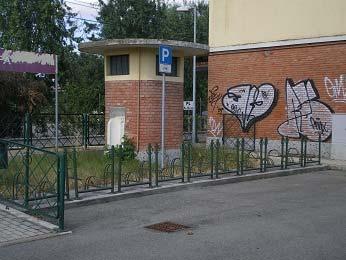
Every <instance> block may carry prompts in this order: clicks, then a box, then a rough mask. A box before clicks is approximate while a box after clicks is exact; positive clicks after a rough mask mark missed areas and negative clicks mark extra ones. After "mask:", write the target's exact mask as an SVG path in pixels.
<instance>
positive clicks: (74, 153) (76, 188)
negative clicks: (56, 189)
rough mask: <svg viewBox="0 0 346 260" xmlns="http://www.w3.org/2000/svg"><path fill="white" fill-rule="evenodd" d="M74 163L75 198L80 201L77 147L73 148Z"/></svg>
mask: <svg viewBox="0 0 346 260" xmlns="http://www.w3.org/2000/svg"><path fill="white" fill-rule="evenodd" d="M72 161H73V179H74V196H75V198H76V199H78V198H79V194H78V175H77V174H78V173H77V150H76V147H73V154H72Z"/></svg>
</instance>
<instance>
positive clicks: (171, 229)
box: [145, 222, 190, 233]
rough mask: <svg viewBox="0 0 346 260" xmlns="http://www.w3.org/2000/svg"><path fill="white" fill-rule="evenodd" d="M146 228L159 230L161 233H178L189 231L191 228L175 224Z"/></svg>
mask: <svg viewBox="0 0 346 260" xmlns="http://www.w3.org/2000/svg"><path fill="white" fill-rule="evenodd" d="M145 228H148V229H152V230H157V231H160V232H167V233H172V232H176V231H180V230H184V229H189V228H190V227H188V226H184V225H181V224H177V223H173V222H161V223H157V224H154V225H150V226H147V227H145Z"/></svg>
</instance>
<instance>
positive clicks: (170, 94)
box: [105, 80, 184, 151]
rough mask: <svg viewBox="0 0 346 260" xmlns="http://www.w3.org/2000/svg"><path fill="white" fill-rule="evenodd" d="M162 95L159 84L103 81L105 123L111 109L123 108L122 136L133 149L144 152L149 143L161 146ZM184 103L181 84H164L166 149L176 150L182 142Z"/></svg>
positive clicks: (154, 82)
mask: <svg viewBox="0 0 346 260" xmlns="http://www.w3.org/2000/svg"><path fill="white" fill-rule="evenodd" d="M139 93H140V94H139ZM161 94H162V82H161V81H154V80H152V81H140V82H139V81H133V80H132V81H106V87H105V99H106V100H105V105H106V123H107V122H108V120H109V113H110V109H111V108H112V107H124V108H125V109H126V116H125V117H126V123H125V134H126V135H127V136H128V137H129V138H131V139H132V140H133V143H134V144H135V145H136V146H137V145H138V148H139V150H140V151H144V150H146V149H147V145H148V144H149V143H151V144H156V143H157V144H160V143H161ZM138 95H140V99H138ZM183 101H184V91H183V84H182V83H175V82H167V83H166V132H165V133H166V138H165V140H166V141H165V146H166V149H178V148H179V146H180V144H181V142H182V138H183ZM138 112H139V114H138ZM138 119H139V120H138ZM138 123H139V125H138ZM138 130H139V133H138Z"/></svg>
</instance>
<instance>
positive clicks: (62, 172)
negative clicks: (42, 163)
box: [58, 154, 66, 230]
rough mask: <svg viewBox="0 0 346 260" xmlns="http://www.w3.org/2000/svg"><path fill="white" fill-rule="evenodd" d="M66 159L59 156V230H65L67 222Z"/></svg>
mask: <svg viewBox="0 0 346 260" xmlns="http://www.w3.org/2000/svg"><path fill="white" fill-rule="evenodd" d="M65 164H66V161H65V157H64V155H61V154H59V155H58V167H59V170H58V172H59V177H58V178H59V179H58V184H59V185H58V187H59V190H58V199H59V200H58V217H59V228H60V230H63V229H64V220H65V208H64V207H65V200H64V199H65V167H66V166H65Z"/></svg>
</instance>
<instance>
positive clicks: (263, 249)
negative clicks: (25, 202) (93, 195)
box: [0, 171, 346, 260]
mask: <svg viewBox="0 0 346 260" xmlns="http://www.w3.org/2000/svg"><path fill="white" fill-rule="evenodd" d="M65 219H66V228H67V229H68V230H72V231H73V234H71V235H66V236H61V237H54V238H49V239H45V240H39V241H33V242H28V243H22V244H17V245H12V246H8V247H2V248H0V259H1V260H15V259H20V260H24V259H30V260H36V259H42V260H43V259H44V260H47V259H48V260H55V259H64V260H67V259H73V260H79V259H80V260H82V259H83V260H86V259H92V260H97V259H121V260H122V259H131V260H133V259H141V260H142V259H143V260H146V259H169V260H170V259H172V260H173V259H174V260H176V259H198V260H203V259H208V260H209V259H232V260H233V259H242V260H243V259H244V260H246V259H254V260H261V259H265V260H269V259H275V260H279V259H280V260H281V259H282V260H285V259H290V260H292V259H294V260H299V259H304V260H310V259H311V260H320V259H321V260H322V259H328V260H329V259H333V260H334V259H340V260H345V259H346V172H341V171H324V172H314V173H309V174H302V175H294V176H289V177H281V178H274V179H265V180H257V181H249V182H242V183H234V184H226V185H217V186H210V187H203V188H197V187H190V188H187V189H186V190H182V191H176V192H169V193H164V194H156V195H150V196H144V197H140V198H130V199H124V200H120V201H114V202H109V203H104V204H98V205H90V206H84V207H80V208H73V209H69V210H67V211H66V217H65ZM164 221H172V222H175V223H178V224H183V225H186V226H189V227H191V229H188V230H184V231H179V232H175V233H161V232H158V231H151V230H148V229H146V228H144V227H145V226H147V225H151V224H155V223H159V222H164Z"/></svg>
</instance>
